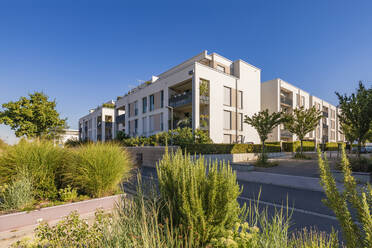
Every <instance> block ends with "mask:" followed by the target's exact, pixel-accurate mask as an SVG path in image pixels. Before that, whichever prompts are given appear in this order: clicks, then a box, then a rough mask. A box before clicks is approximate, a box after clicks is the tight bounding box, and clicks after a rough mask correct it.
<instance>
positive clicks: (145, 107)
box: [142, 97, 147, 113]
mask: <svg viewBox="0 0 372 248" xmlns="http://www.w3.org/2000/svg"><path fill="white" fill-rule="evenodd" d="M146 112H147V97H144V98H142V113H146Z"/></svg>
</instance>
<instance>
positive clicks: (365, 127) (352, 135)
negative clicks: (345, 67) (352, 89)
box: [336, 82, 372, 153]
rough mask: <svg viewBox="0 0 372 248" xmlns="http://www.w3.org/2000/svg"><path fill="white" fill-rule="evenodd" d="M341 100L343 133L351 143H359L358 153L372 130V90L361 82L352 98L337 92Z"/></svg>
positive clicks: (340, 115)
mask: <svg viewBox="0 0 372 248" xmlns="http://www.w3.org/2000/svg"><path fill="white" fill-rule="evenodd" d="M336 95H337V97H338V100H339V108H340V110H341V113H340V114H339V115H338V117H339V120H340V124H341V127H342V132H343V133H344V134H345V137H346V138H347V139H353V140H349V141H350V142H353V141H355V140H356V141H357V142H358V147H359V149H358V153H360V146H361V144H363V143H364V142H365V141H366V140H367V138H368V136H369V131H370V129H371V122H372V88H370V89H366V88H365V87H364V85H363V83H362V82H359V87H358V89H357V91H356V93H352V94H351V95H350V96H347V95H346V94H344V95H341V94H340V93H338V92H336Z"/></svg>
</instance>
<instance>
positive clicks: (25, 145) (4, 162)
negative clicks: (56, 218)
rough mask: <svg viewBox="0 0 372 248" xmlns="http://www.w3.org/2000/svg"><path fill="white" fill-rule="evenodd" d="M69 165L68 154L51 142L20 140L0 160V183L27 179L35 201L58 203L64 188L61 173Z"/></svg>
mask: <svg viewBox="0 0 372 248" xmlns="http://www.w3.org/2000/svg"><path fill="white" fill-rule="evenodd" d="M69 161H70V155H69V153H68V152H67V151H66V150H64V149H62V148H60V147H58V146H54V145H53V143H52V142H49V141H32V142H29V141H26V140H21V141H20V142H19V143H18V144H17V145H14V146H9V147H8V148H7V149H6V150H5V151H4V153H3V154H2V156H0V183H8V184H9V183H11V182H12V181H14V180H16V179H18V178H20V177H26V178H28V179H29V180H30V182H31V185H32V189H33V194H34V196H35V197H36V198H38V199H55V198H56V197H57V195H58V190H57V187H59V185H60V184H61V177H60V169H61V168H63V167H64V165H65V164H66V163H68V162H69Z"/></svg>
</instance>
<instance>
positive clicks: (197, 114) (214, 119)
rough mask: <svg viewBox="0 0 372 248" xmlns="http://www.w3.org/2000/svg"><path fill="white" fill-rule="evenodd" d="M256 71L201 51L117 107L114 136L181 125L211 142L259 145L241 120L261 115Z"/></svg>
mask: <svg viewBox="0 0 372 248" xmlns="http://www.w3.org/2000/svg"><path fill="white" fill-rule="evenodd" d="M260 73H261V71H260V69H258V68H256V67H254V66H252V65H250V64H248V63H246V62H244V61H242V60H236V61H231V60H229V59H227V58H224V57H222V56H220V55H218V54H216V53H212V54H208V53H207V51H204V52H202V53H200V54H198V55H196V56H194V57H192V58H191V59H189V60H187V61H185V62H183V63H181V64H180V65H177V66H175V67H173V68H171V69H170V70H168V71H166V72H164V73H162V74H160V75H158V76H156V77H155V76H153V77H152V79H151V80H149V81H147V82H146V83H144V84H142V85H140V86H139V87H137V88H135V89H133V90H131V91H130V92H129V93H128V94H126V95H125V96H123V97H121V98H120V99H118V100H117V102H116V107H115V114H116V125H115V131H125V133H126V134H128V135H130V136H150V135H153V134H155V133H158V132H162V131H167V130H170V129H171V127H172V124H171V119H172V116H171V114H172V113H173V127H174V128H176V126H177V124H179V123H184V125H186V126H187V125H189V126H190V127H192V128H193V129H202V130H206V131H208V132H209V135H210V138H211V139H212V140H213V142H215V143H236V142H238V143H246V142H254V143H258V142H259V137H258V135H257V132H256V131H255V130H254V129H253V128H252V127H251V126H249V125H247V124H244V123H243V120H244V115H249V116H250V115H252V114H254V113H256V112H258V111H260V101H261V99H260V98H261V94H260V92H261V88H260V86H261V84H260Z"/></svg>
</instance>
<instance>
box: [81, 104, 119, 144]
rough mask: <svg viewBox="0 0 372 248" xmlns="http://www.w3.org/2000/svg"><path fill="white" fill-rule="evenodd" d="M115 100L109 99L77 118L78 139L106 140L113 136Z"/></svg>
mask: <svg viewBox="0 0 372 248" xmlns="http://www.w3.org/2000/svg"><path fill="white" fill-rule="evenodd" d="M114 124H115V102H114V101H109V102H106V103H104V104H102V105H101V106H98V107H97V108H95V109H91V110H90V111H89V114H88V115H86V116H84V117H82V118H80V119H79V139H80V140H88V141H94V142H97V141H102V142H104V141H107V140H112V139H113V138H115V125H114Z"/></svg>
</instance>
